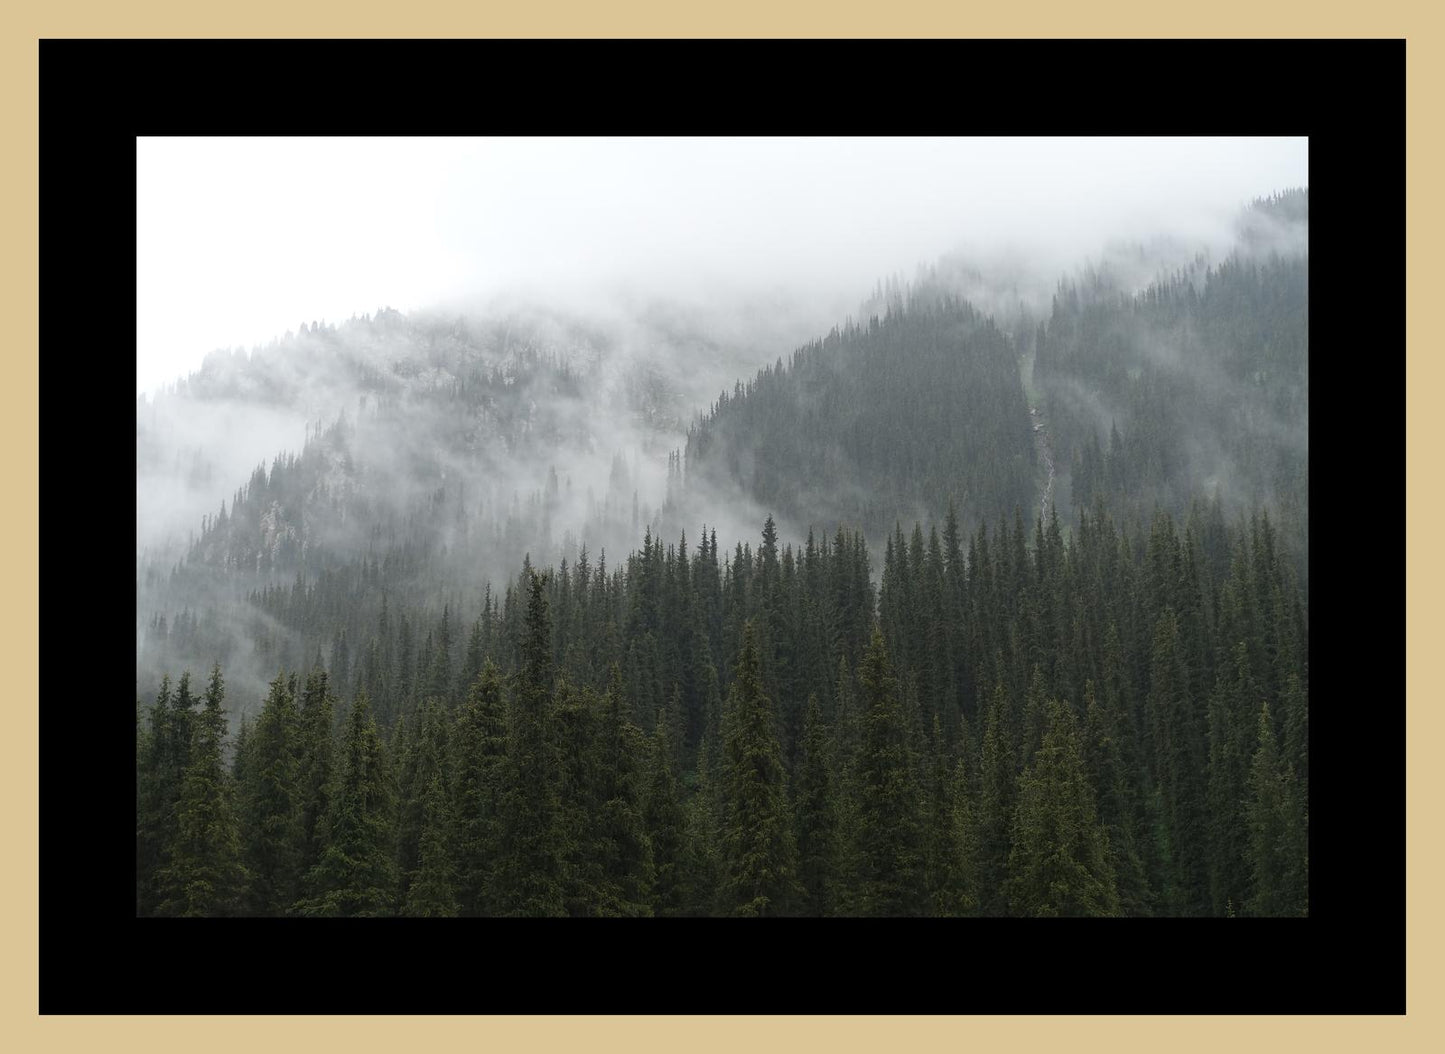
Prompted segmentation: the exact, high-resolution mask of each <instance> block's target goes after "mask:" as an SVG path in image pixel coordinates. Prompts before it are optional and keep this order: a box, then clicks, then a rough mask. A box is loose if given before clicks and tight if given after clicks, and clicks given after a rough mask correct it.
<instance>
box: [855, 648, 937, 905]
mask: <svg viewBox="0 0 1445 1054" xmlns="http://www.w3.org/2000/svg"><path fill="white" fill-rule="evenodd" d="M858 681H859V684H860V685H861V687H862V702H863V707H864V717H863V720H864V726H863V743H862V747H861V754H860V757H859V770H858V788H859V795H860V802H859V804H860V816H859V828H858V837H859V848H860V851H861V864H862V867H863V870H862V873H861V874H860V876H859V887H860V888H859V891H858V895H857V900H856V907H857V909H858V910H859V912H860V913H861V914H864V915H922V914H925V913H926V910H927V897H926V890H925V887H924V867H923V865H924V859H923V857H924V845H923V842H924V837H923V829H922V823H921V821H920V815H919V814H920V805H921V799H920V795H919V788H918V785H917V782H916V779H915V766H916V759H915V757H914V751H913V746H912V744H911V743H910V742H909V737H908V727H907V719H906V717H905V714H904V712H903V704H902V700H901V699H900V693H899V689H898V682H897V680H896V679H895V678H894V676H893V667H892V663H891V662H890V660H889V658H888V652H887V649H886V647H885V645H884V643H883V634H882V633H881V632H880V631H879V630H878V629H876V628H875V630H874V632H873V639H872V641H871V643H870V644H869V646H868V652H867V654H866V655H865V656H864V658H863V662H862V663H861V664H860V665H859V667H858Z"/></svg>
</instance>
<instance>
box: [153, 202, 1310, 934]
mask: <svg viewBox="0 0 1445 1054" xmlns="http://www.w3.org/2000/svg"><path fill="white" fill-rule="evenodd" d="M1307 224H1308V196H1307V192H1305V191H1294V192H1289V193H1286V194H1283V195H1277V196H1274V197H1271V198H1268V199H1264V200H1262V201H1260V202H1257V203H1256V204H1255V205H1254V206H1253V207H1252V208H1251V209H1250V210H1248V211H1247V213H1246V214H1245V216H1244V218H1243V220H1242V221H1241V226H1240V232H1239V237H1238V240H1237V244H1236V248H1235V249H1234V250H1233V251H1232V252H1231V253H1229V254H1228V255H1227V256H1225V257H1224V258H1222V259H1220V260H1218V261H1217V262H1214V263H1210V262H1209V261H1208V260H1207V259H1204V258H1200V259H1199V260H1198V261H1196V263H1194V264H1192V265H1185V266H1182V267H1175V268H1174V269H1172V270H1169V271H1167V273H1165V274H1162V275H1160V276H1159V277H1157V278H1155V279H1154V280H1152V281H1142V280H1139V274H1138V273H1135V274H1134V275H1133V277H1132V278H1127V279H1126V278H1125V277H1124V271H1123V270H1121V269H1119V268H1118V267H1112V266H1110V267H1101V268H1099V269H1096V270H1093V271H1085V272H1082V273H1079V274H1076V275H1074V276H1072V277H1069V278H1067V279H1065V280H1063V281H1061V282H1059V283H1057V287H1056V292H1055V294H1054V295H1053V297H1052V302H1051V303H1038V304H1035V308H1036V309H1037V310H1035V309H1034V308H1029V307H1027V306H1026V305H1024V304H1023V303H1022V302H1021V301H1016V303H1017V307H1016V308H1014V307H1009V306H1008V304H1009V297H1010V296H1011V293H1012V291H1013V289H1014V286H1013V285H1011V284H1010V285H1000V286H998V287H996V288H994V287H989V286H987V283H985V282H984V280H983V279H982V277H981V276H980V275H979V274H977V273H975V272H971V271H968V270H967V268H965V267H963V265H961V264H956V265H950V266H949V267H944V268H942V269H932V270H930V271H928V272H926V273H921V274H920V277H919V279H918V281H916V282H914V283H912V284H911V285H906V286H905V285H901V284H898V283H892V282H890V283H889V285H888V287H887V288H886V289H884V288H883V287H882V286H880V290H879V293H878V295H877V296H875V298H874V299H873V300H872V301H870V302H869V303H868V304H867V305H865V307H866V310H865V311H864V312H862V313H861V315H860V318H863V319H866V321H856V322H855V321H849V322H847V323H845V324H843V325H840V326H838V327H837V328H835V329H833V330H832V331H831V332H830V333H829V334H828V335H827V336H826V337H824V338H822V339H820V340H816V341H813V342H811V343H807V344H804V345H802V346H801V347H798V346H796V345H789V346H794V347H796V350H795V351H794V352H793V353H792V354H791V356H790V357H789V358H788V360H787V361H786V362H784V360H783V359H781V358H780V359H778V360H777V361H776V363H775V364H774V365H773V366H771V367H766V368H764V369H762V370H760V371H758V372H757V373H756V375H755V376H754V377H753V379H752V380H750V381H738V382H737V383H736V384H735V385H734V386H733V388H732V390H731V392H730V393H729V392H726V391H725V392H724V393H723V394H722V396H721V397H720V398H718V399H717V401H716V402H715V403H713V404H712V405H711V406H710V407H709V408H708V409H707V411H706V412H705V413H701V414H699V415H698V416H696V417H695V418H693V420H692V423H691V426H690V427H689V428H686V429H684V422H685V421H686V416H685V414H684V410H685V409H689V408H691V407H692V406H696V405H698V404H699V403H700V402H701V401H702V399H705V398H708V397H709V394H704V395H703V396H702V397H701V398H700V399H699V400H698V402H696V403H690V402H688V399H687V397H686V396H685V395H684V392H685V391H687V390H688V388H687V385H688V384H690V383H691V384H692V385H693V386H694V387H697V385H699V384H700V383H701V382H700V381H697V380H696V378H693V379H691V380H689V378H688V377H687V373H688V362H689V361H693V360H694V359H696V356H697V355H700V354H701V353H702V351H707V350H717V348H716V347H715V346H714V345H710V344H706V342H705V341H703V342H701V343H700V341H701V338H698V337H696V335H695V333H694V331H693V330H692V329H690V323H689V321H688V320H687V319H686V318H682V319H679V318H675V317H673V316H671V315H663V316H660V317H658V318H655V319H653V320H652V321H651V322H650V323H648V326H646V327H643V329H642V330H641V331H640V332H641V333H642V336H641V337H638V336H637V335H636V334H635V333H634V334H633V336H632V337H628V338H627V339H629V340H639V341H641V344H640V345H639V346H645V347H646V348H649V349H652V350H649V351H648V352H647V353H646V354H645V355H643V354H641V353H636V354H634V351H631V350H629V351H627V353H626V354H622V353H621V352H619V351H618V347H619V345H618V344H617V342H619V341H621V340H623V339H624V338H623V337H621V336H619V335H618V334H619V333H620V332H621V331H619V330H615V329H614V330H609V329H606V328H605V327H603V328H599V329H589V328H587V327H585V326H578V325H575V324H574V323H573V322H572V321H568V320H566V319H560V320H559V319H549V318H546V317H539V316H536V315H532V316H528V317H527V318H525V319H502V320H499V321H494V322H493V323H490V324H487V325H482V324H468V323H465V322H461V321H457V320H445V319H439V318H434V317H424V318H417V319H408V318H406V317H404V316H401V315H399V314H397V313H395V312H389V311H388V312H381V313H379V314H378V315H377V316H376V317H374V318H370V317H369V318H365V319H356V320H353V321H352V322H350V323H346V324H343V325H341V326H339V327H327V326H312V327H303V332H302V333H301V334H299V335H297V336H294V337H293V336H289V335H288V338H287V340H286V341H284V342H281V343H280V344H278V345H276V346H273V347H272V348H269V349H262V350H261V351H260V352H259V353H254V354H252V355H250V356H246V355H234V354H231V353H218V354H217V355H213V356H212V357H211V358H210V359H209V360H208V361H207V365H206V367H205V368H203V370H202V371H201V372H200V373H199V374H196V375H193V376H192V377H191V378H190V379H189V380H188V381H186V382H184V383H183V384H182V385H181V386H179V388H178V390H177V392H176V393H173V398H174V400H176V402H174V403H173V404H167V406H169V409H167V408H166V407H163V406H150V405H144V406H138V420H137V478H138V484H137V500H138V517H137V520H138V536H139V535H140V534H141V521H142V519H143V515H144V513H145V512H146V511H147V509H146V506H147V503H148V502H154V505H155V506H156V508H157V516H158V517H159V515H160V512H162V511H164V506H165V505H166V502H167V501H169V500H172V499H173V498H175V495H163V494H162V493H161V492H160V491H159V490H148V489H147V487H148V483H149V481H152V480H159V479H162V478H163V477H165V476H166V473H168V472H174V473H178V474H179V475H180V476H181V477H183V479H184V486H185V489H186V494H187V495H188V497H187V498H186V500H190V498H191V497H194V496H195V495H196V494H201V493H205V494H209V493H210V489H211V488H212V487H213V486H221V485H222V484H224V493H225V494H226V498H225V500H224V501H219V500H218V501H216V502H215V503H214V504H213V505H212V506H211V509H212V511H209V512H204V513H203V514H202V513H200V512H198V513H197V518H198V520H199V522H198V523H196V524H195V525H194V527H195V529H194V530H193V531H192V532H191V533H190V534H189V536H188V537H185V538H184V540H183V541H182V540H180V539H172V540H170V541H167V542H165V543H164V544H162V543H160V542H157V543H155V545H154V546H153V547H151V546H147V545H143V544H141V542H140V539H139V537H138V546H137V550H138V551H137V627H136V629H137V676H136V680H137V702H136V749H137V762H136V763H137V801H136V808H137V843H136V851H137V861H136V865H137V872H136V904H137V913H138V914H139V915H142V916H153V915H313V916H316V915H342V916H358V915H568V916H580V915H627V916H645V915H692V916H696V915H940V916H941V915H978V916H998V915H1013V916H1047V915H1098V916H1119V915H1126V916H1144V915H1155V916H1158V915H1171V916H1230V915H1236V916H1251V915H1253V916H1265V915H1267V916H1301V915H1305V914H1307V913H1308V903H1309V901H1308V825H1309V794H1308V787H1309V624H1308V619H1309V594H1308V527H1309V521H1308V499H1309V490H1308V479H1309V477H1308V468H1309V464H1308V395H1309V387H1308V255H1307V251H1308V237H1307V235H1308V225H1307ZM1147 262H1148V261H1147V260H1144V259H1142V258H1141V260H1136V261H1134V264H1133V266H1134V267H1135V270H1136V271H1138V272H1139V273H1142V269H1143V268H1144V267H1145V266H1146V264H1147ZM1013 281H1014V279H1012V278H1010V279H1009V282H1013ZM1053 287H1054V284H1053V281H1052V276H1050V279H1049V282H1048V283H1046V284H1045V285H1044V286H1043V292H1042V294H1041V298H1042V300H1043V301H1048V292H1047V290H1048V289H1049V288H1053ZM960 288H978V289H980V290H983V291H985V292H988V291H989V289H990V288H992V292H988V295H989V297H990V300H989V302H990V303H991V304H992V305H993V306H994V307H995V308H997V309H998V311H999V314H998V315H997V316H995V315H991V314H985V313H983V312H981V311H980V310H979V309H978V308H977V306H976V305H975V304H974V303H972V302H971V301H970V300H968V299H966V298H965V297H964V296H962V295H960V293H959V289H960ZM820 329H821V327H820ZM818 331H819V330H812V331H811V332H818ZM689 334H693V335H691V336H690V335H689ZM669 342H672V343H669ZM669 347H671V348H673V349H674V351H675V352H676V361H671V362H669V361H667V355H666V353H665V349H666V348H669ZM658 348H663V349H664V351H663V352H659V351H658V350H657V349H658ZM678 349H684V350H686V352H687V354H686V355H684V354H683V351H682V350H678ZM614 352H617V354H614ZM695 353H696V354H695ZM729 354H737V355H739V356H742V357H746V355H750V354H751V352H750V351H741V352H740V351H737V350H736V349H734V351H733V352H729ZM688 356H693V358H692V359H689V358H688ZM771 358H772V352H771V351H769V352H768V354H767V356H766V357H764V358H762V359H761V361H764V362H766V361H768V359H771ZM729 361H731V360H729ZM748 361H750V362H751V365H749V366H748V368H747V371H742V370H739V371H738V372H736V373H732V374H730V375H729V376H730V377H737V376H739V375H746V372H750V371H751V370H753V369H754V368H756V364H757V362H758V361H759V360H758V359H757V358H752V359H750V360H748ZM707 383H708V384H709V385H710V386H711V384H712V382H711V380H709V381H708V382H707ZM716 390H717V389H716V387H711V391H716ZM694 394H695V393H694ZM337 399H340V403H339V404H337V405H339V406H340V407H342V409H340V410H336V409H335V407H334V406H333V403H334V402H335V400H337ZM328 400H330V401H328ZM238 406H254V407H261V408H270V409H278V408H279V409H280V410H285V411H286V413H289V414H292V415H293V416H294V414H295V413H296V412H298V408H299V409H305V410H307V412H308V413H309V412H310V408H314V407H317V406H320V407H322V408H323V409H325V408H329V409H325V412H324V413H322V414H321V417H320V419H319V421H318V420H317V419H316V418H315V417H314V416H313V417H312V418H310V419H309V421H310V423H308V424H306V425H305V430H304V432H303V431H302V428H301V426H300V425H299V424H298V425H297V427H296V439H297V440H298V443H299V446H298V447H297V450H298V451H299V452H285V453H281V454H278V455H276V456H274V457H268V459H267V461H263V462H261V463H260V464H257V465H254V467H247V466H246V465H245V463H243V464H242V467H241V468H240V470H239V471H238V473H237V478H236V479H234V480H222V479H221V478H220V476H221V469H220V468H218V466H217V464H216V463H214V462H212V461H211V460H209V459H208V457H207V456H206V454H205V452H204V451H200V452H187V451H186V450H184V449H181V448H180V446H179V445H178V444H177V441H176V439H175V437H176V436H177V435H178V434H180V432H179V431H178V428H179V426H178V425H177V421H179V420H180V417H179V416H178V415H179V413H180V411H181V410H184V411H185V412H187V413H198V414H200V415H201V416H206V415H209V414H212V413H217V414H219V413H221V412H223V411H226V412H229V410H228V408H230V409H234V408H235V407H238ZM177 408H179V409H177ZM278 412H279V411H278ZM168 413H169V414H171V415H172V416H170V417H167V414H168ZM281 419H282V418H281V417H279V416H278V417H277V418H276V420H278V421H280V420H281ZM298 420H299V419H298ZM168 429H169V430H168ZM197 434H199V433H197ZM624 434H625V441H624V438H623V437H624ZM303 436H304V438H303ZM684 443H685V445H683V444H684ZM664 458H665V461H666V468H665V469H664V468H663V467H662V466H663V462H664ZM267 462H269V468H268V464H267ZM247 472H249V477H248V476H247ZM176 500H178V501H179V500H180V499H176ZM208 500H209V499H208ZM759 525H761V531H760V533H759ZM907 525H912V526H911V527H910V526H907Z"/></svg>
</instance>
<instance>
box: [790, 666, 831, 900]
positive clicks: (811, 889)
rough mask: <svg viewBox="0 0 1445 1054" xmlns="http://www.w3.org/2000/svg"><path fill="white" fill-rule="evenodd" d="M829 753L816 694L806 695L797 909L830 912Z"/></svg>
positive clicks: (800, 765) (798, 799) (799, 780)
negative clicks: (801, 898)
mask: <svg viewBox="0 0 1445 1054" xmlns="http://www.w3.org/2000/svg"><path fill="white" fill-rule="evenodd" d="M833 771H834V762H833V752H832V750H831V749H830V744H829V742H828V730H827V729H826V728H825V727H824V725H823V715H822V710H821V708H820V707H819V705H818V696H817V694H816V693H815V694H812V695H809V696H808V706H807V711H806V713H805V716H804V718H803V739H802V752H801V757H800V759H799V763H798V777H797V782H796V788H797V789H796V794H795V799H796V802H797V805H796V809H795V812H796V816H797V843H798V879H799V882H800V883H801V884H802V887H803V901H802V903H801V904H800V905H799V908H800V914H804V915H831V914H833V913H834V907H835V889H834V885H835V883H836V882H837V875H838V815H837V813H838V810H837V802H836V801H835V799H834V777H833Z"/></svg>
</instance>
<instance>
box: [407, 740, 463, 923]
mask: <svg viewBox="0 0 1445 1054" xmlns="http://www.w3.org/2000/svg"><path fill="white" fill-rule="evenodd" d="M452 829H453V821H452V816H451V806H450V803H449V802H448V800H447V793H446V788H445V786H444V784H443V781H442V771H441V770H440V769H437V770H436V771H435V772H433V773H432V777H431V780H430V781H429V782H428V784H427V789H426V793H425V795H424V796H423V817H422V831H421V844H420V851H419V858H420V863H419V865H418V868H417V873H416V878H415V879H414V881H413V882H412V883H411V887H410V889H408V890H407V896H406V902H405V907H404V909H403V912H402V913H403V914H405V915H412V916H417V917H420V918H444V917H451V916H454V915H456V914H457V901H456V892H455V891H456V866H455V865H454V864H453V862H452V854H451V846H450V844H449V843H450V837H449V836H450V833H451V831H452Z"/></svg>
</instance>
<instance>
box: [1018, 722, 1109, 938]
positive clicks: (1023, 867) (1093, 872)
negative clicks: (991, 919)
mask: <svg viewBox="0 0 1445 1054" xmlns="http://www.w3.org/2000/svg"><path fill="white" fill-rule="evenodd" d="M1048 715H1049V724H1048V731H1047V732H1046V733H1045V735H1044V740H1043V744H1042V745H1041V746H1040V748H1039V750H1038V752H1037V753H1036V754H1035V756H1034V759H1033V763H1032V764H1031V765H1030V766H1029V768H1028V769H1027V770H1026V771H1025V772H1024V774H1023V776H1022V778H1021V779H1020V781H1019V797H1018V809H1017V811H1016V814H1015V819H1014V837H1013V848H1012V850H1010V852H1009V862H1008V898H1009V906H1010V909H1011V910H1012V912H1013V913H1014V914H1016V915H1028V916H1040V915H1047V916H1081V915H1084V916H1099V915H1104V916H1109V915H1118V914H1119V913H1120V911H1119V897H1118V892H1117V889H1116V886H1115V877H1114V869H1113V865H1112V864H1111V862H1110V859H1109V836H1108V834H1107V832H1106V831H1105V830H1104V828H1103V826H1102V825H1101V824H1100V823H1099V822H1098V819H1097V816H1096V813H1095V808H1094V792H1093V790H1092V789H1091V788H1090V786H1089V779H1088V775H1087V773H1086V772H1085V769H1084V759H1083V751H1082V749H1081V744H1080V741H1079V732H1078V727H1077V723H1076V721H1075V719H1074V715H1073V711H1071V710H1070V709H1069V708H1068V707H1067V706H1066V705H1064V704H1063V703H1060V702H1058V701H1057V700H1053V701H1050V703H1049V707H1048Z"/></svg>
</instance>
